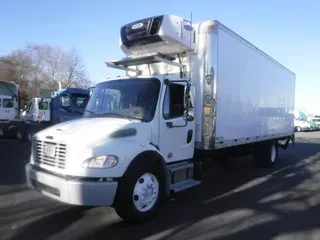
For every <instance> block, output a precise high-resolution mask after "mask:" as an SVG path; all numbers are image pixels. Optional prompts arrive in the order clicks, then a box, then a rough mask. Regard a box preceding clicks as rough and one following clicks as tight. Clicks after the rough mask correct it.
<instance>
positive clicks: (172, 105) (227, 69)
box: [26, 15, 295, 221]
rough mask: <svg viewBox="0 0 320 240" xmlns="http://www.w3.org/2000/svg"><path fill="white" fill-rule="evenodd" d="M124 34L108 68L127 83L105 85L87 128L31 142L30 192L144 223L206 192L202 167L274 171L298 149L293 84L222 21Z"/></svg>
mask: <svg viewBox="0 0 320 240" xmlns="http://www.w3.org/2000/svg"><path fill="white" fill-rule="evenodd" d="M120 33H121V34H120V35H121V36H120V38H121V49H122V50H123V52H124V53H125V54H126V55H127V57H126V58H123V59H121V60H117V61H112V62H107V63H106V64H107V66H108V67H113V68H117V69H122V70H125V71H126V74H127V75H128V76H127V77H124V78H115V79H110V80H108V81H104V82H101V83H99V84H97V85H96V86H95V88H94V90H93V93H92V95H91V97H90V100H89V103H88V105H87V107H86V111H85V114H84V117H83V118H81V119H77V120H72V121H69V122H64V123H61V124H58V125H55V126H52V127H50V128H47V129H45V130H42V131H41V132H38V133H36V134H35V135H34V137H33V140H32V153H31V157H30V162H29V163H28V164H27V165H26V176H27V182H28V185H29V186H30V187H31V188H34V189H36V190H38V191H40V192H41V193H42V194H44V195H46V196H49V197H50V198H53V199H56V200H58V201H61V202H64V203H67V204H72V205H82V206H113V207H114V208H115V210H116V212H117V213H118V215H119V216H120V217H121V218H122V219H124V220H126V221H146V220H148V219H150V218H151V217H152V216H153V215H154V214H155V212H156V211H157V209H158V208H159V206H160V204H161V202H162V201H163V200H165V199H166V198H167V197H168V196H169V195H170V194H173V193H176V192H179V191H182V190H185V189H189V188H191V187H195V186H197V185H199V184H200V183H201V171H202V169H203V167H204V165H203V164H202V163H203V159H204V157H210V158H212V159H213V160H214V159H218V158H219V159H220V158H224V159H228V158H229V157H238V156H246V155H250V154H252V155H253V157H254V160H255V161H256V162H257V163H259V164H260V165H261V166H269V167H270V166H273V165H274V164H275V163H276V160H277V157H278V148H279V147H282V148H284V149H285V148H287V147H288V144H289V142H290V141H291V140H292V141H293V140H294V134H295V131H294V114H293V112H294V108H295V75H294V73H292V72H291V71H290V70H288V69H287V68H285V67H284V66H282V65H281V64H280V63H278V62H277V61H275V60H274V59H272V58H271V57H270V56H268V55H267V54H265V53H264V52H262V51H261V50H259V49H258V48H256V47H255V46H254V45H252V44H250V43H249V42H248V41H246V40H245V39H243V38H242V37H240V36H239V35H237V34H236V33H234V32H233V31H231V30H230V29H228V28H227V27H226V26H224V25H223V24H221V23H220V22H218V21H205V22H202V23H200V24H191V23H190V22H188V21H186V20H183V19H182V18H181V17H178V16H173V15H161V16H156V17H150V18H145V19H142V20H138V21H135V22H132V23H129V24H127V25H125V26H123V27H122V28H121V31H120ZM222 184H223V183H222Z"/></svg>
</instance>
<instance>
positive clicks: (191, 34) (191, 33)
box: [189, 12, 193, 83]
mask: <svg viewBox="0 0 320 240" xmlns="http://www.w3.org/2000/svg"><path fill="white" fill-rule="evenodd" d="M190 24H191V26H190V27H191V31H190V50H189V82H190V83H191V56H192V54H191V47H192V36H193V27H192V12H191V13H190Z"/></svg>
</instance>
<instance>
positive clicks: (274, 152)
mask: <svg viewBox="0 0 320 240" xmlns="http://www.w3.org/2000/svg"><path fill="white" fill-rule="evenodd" d="M276 155H277V152H276V147H275V146H274V145H272V147H271V162H275V160H276Z"/></svg>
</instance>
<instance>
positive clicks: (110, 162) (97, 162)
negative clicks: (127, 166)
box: [82, 155, 118, 168]
mask: <svg viewBox="0 0 320 240" xmlns="http://www.w3.org/2000/svg"><path fill="white" fill-rule="evenodd" d="M117 163H118V157H117V156H114V155H102V156H96V157H91V158H88V159H86V160H85V161H84V162H83V163H82V167H83V168H113V167H114V166H116V165H117Z"/></svg>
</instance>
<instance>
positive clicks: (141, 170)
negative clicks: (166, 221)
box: [114, 162, 164, 222]
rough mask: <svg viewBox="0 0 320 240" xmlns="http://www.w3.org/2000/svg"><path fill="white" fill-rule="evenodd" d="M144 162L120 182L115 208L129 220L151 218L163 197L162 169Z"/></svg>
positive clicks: (121, 215) (140, 220) (137, 220)
mask: <svg viewBox="0 0 320 240" xmlns="http://www.w3.org/2000/svg"><path fill="white" fill-rule="evenodd" d="M144 164H146V165H142V166H138V165H136V166H135V167H133V168H132V169H129V172H128V173H127V174H126V175H125V176H124V177H123V178H122V179H121V180H120V182H119V186H118V191H117V196H116V199H115V204H114V208H115V210H116V212H117V214H118V215H119V216H120V217H121V218H122V219H123V220H125V221H127V222H144V221H147V220H149V219H151V218H152V217H153V216H154V214H155V213H156V212H157V210H158V208H159V206H160V203H161V201H162V199H163V193H164V191H163V188H164V178H163V174H162V172H161V169H159V168H156V166H152V165H151V164H147V162H145V163H144ZM148 165H149V166H148Z"/></svg>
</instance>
